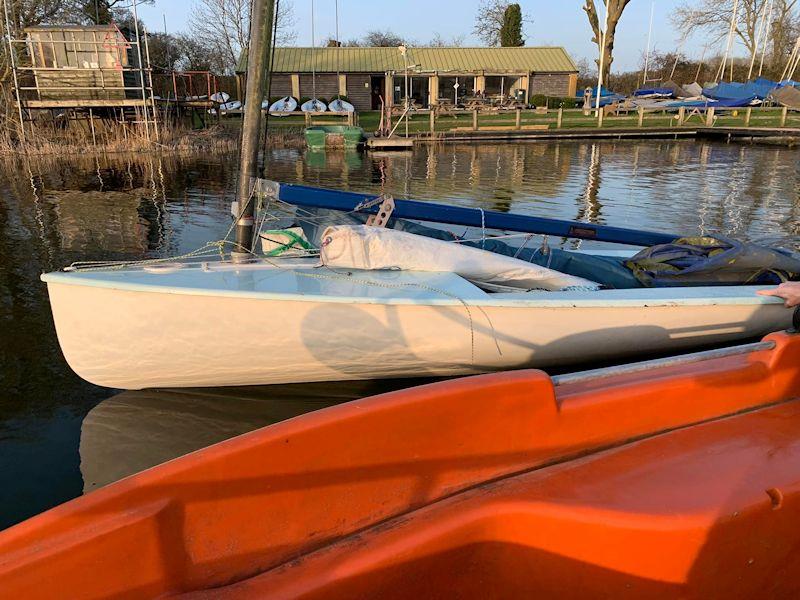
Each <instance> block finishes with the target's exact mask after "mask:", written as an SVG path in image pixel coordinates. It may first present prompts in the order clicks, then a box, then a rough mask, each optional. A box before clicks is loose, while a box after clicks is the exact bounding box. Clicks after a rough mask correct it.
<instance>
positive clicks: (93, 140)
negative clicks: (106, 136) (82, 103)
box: [89, 108, 97, 146]
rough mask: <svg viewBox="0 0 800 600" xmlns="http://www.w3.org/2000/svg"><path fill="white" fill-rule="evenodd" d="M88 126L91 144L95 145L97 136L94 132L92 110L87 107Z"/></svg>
mask: <svg viewBox="0 0 800 600" xmlns="http://www.w3.org/2000/svg"><path fill="white" fill-rule="evenodd" d="M89 127H90V128H91V130H92V145H93V146H97V136H96V135H95V133H94V112H93V111H92V109H91V108H89Z"/></svg>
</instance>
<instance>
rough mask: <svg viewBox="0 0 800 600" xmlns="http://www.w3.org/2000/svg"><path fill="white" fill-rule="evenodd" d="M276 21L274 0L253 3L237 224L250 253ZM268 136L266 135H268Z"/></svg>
mask: <svg viewBox="0 0 800 600" xmlns="http://www.w3.org/2000/svg"><path fill="white" fill-rule="evenodd" d="M274 19H275V3H274V0H253V7H252V13H251V16H250V47H249V48H248V51H247V87H246V89H245V98H246V102H245V105H244V109H243V118H242V143H241V150H240V154H239V188H238V193H237V200H238V203H239V205H238V213H239V216H238V220H237V221H236V246H237V250H238V251H239V252H244V253H248V252H250V250H251V248H252V243H253V215H254V214H255V203H254V202H253V201H252V194H251V191H252V185H251V180H252V179H253V178H254V177H256V176H257V175H258V140H259V137H260V133H261V102H262V99H263V97H264V91H265V90H266V89H267V85H266V84H267V81H268V79H269V76H270V74H269V72H268V70H267V65H268V64H269V53H270V46H271V44H272V24H273V20H274ZM265 135H266V134H265Z"/></svg>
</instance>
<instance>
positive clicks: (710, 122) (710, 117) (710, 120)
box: [706, 106, 714, 127]
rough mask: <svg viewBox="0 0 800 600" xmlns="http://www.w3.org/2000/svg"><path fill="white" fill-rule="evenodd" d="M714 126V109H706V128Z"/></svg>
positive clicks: (711, 107)
mask: <svg viewBox="0 0 800 600" xmlns="http://www.w3.org/2000/svg"><path fill="white" fill-rule="evenodd" d="M713 126H714V107H713V106H710V107H708V109H706V127H713Z"/></svg>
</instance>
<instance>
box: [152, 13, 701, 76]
mask: <svg viewBox="0 0 800 600" xmlns="http://www.w3.org/2000/svg"><path fill="white" fill-rule="evenodd" d="M282 1H284V2H286V1H291V2H292V3H293V6H294V15H295V19H296V21H297V23H296V26H295V29H296V31H297V42H296V43H297V45H299V46H309V45H311V2H312V0H282ZM194 2H196V0H155V4H154V5H152V6H141V7H140V8H139V16H140V17H141V18H142V19H143V20H144V22H145V23H146V24H147V26H148V27H149V28H150V29H151V30H159V31H163V29H164V16H166V20H167V29H168V31H171V32H176V31H183V30H186V29H187V27H188V16H189V14H190V12H191V8H192V5H193V3H194ZM335 2H336V0H314V14H315V19H314V23H315V29H316V38H317V40H316V41H317V43H318V44H319V43H322V42H323V41H324V40H326V39H327V38H328V37H333V34H334V31H335V27H336V19H335ZM338 2H339V32H340V33H339V37H340V38H341V39H343V40H348V39H354V38H358V37H361V36H362V35H363V34H364V32H366V31H367V30H370V29H391V30H393V31H394V32H396V33H398V34H400V35H401V36H404V37H407V38H411V39H412V40H415V41H417V42H419V43H422V44H424V43H425V42H427V41H429V40H430V39H431V38H433V36H434V34H435V33H439V34H440V35H441V36H442V37H444V38H446V39H449V38H452V37H453V36H460V35H464V36H465V39H464V45H468V46H472V45H474V46H478V45H480V40H478V39H477V38H476V37H475V36H474V35H472V27H473V24H474V19H475V13H476V12H477V8H478V5H479V2H478V0H401V1H396V0H338ZM519 3H520V4H521V5H522V9H523V11H525V12H526V13H527V14H529V15H530V16H531V17H532V18H533V23H532V24H529V25H527V26H526V28H525V33H526V42H527V45H528V46H549V45H554V46H564V47H565V48H566V49H567V50H568V51H569V53H570V55H571V56H572V57H573V58H574V59H575V60H576V61H577V60H580V59H583V58H586V59H590V60H594V59H595V58H596V52H597V50H596V48H595V46H594V45H593V44H592V43H591V37H592V36H591V33H590V31H589V24H588V20H587V18H586V13H584V11H583V10H582V9H581V6H582V5H583V2H582V0H561V1H559V2H553V1H552V0H519ZM600 4H601V2H600V1H599V0H598V5H600ZM679 4H681V0H632V1H631V3H630V4H629V5H628V7H627V8H626V9H625V12H624V13H623V16H622V20H621V21H620V24H619V26H618V27H617V40H616V48H615V62H614V70H615V71H617V70H619V71H624V70H634V69H637V68H639V66H640V63H641V57H642V54H643V53H644V50H645V48H646V46H647V34H648V28H649V23H650V11H651V7H654V19H653V35H652V42H651V47H652V48H655V49H656V50H658V51H660V52H669V51H673V50H675V49H677V48H678V45H679V43H680V34H679V33H678V32H677V31H675V29H674V28H673V26H672V23H671V22H670V14H671V13H672V11H674V9H675V7H676V6H678V5H679ZM703 44H704V40H703V39H700V38H699V37H697V38H696V39H692V38H690V39H689V40H687V42H686V43H685V45H684V47H683V51H684V52H685V53H687V54H688V55H689V56H695V57H696V58H699V56H700V54H701V52H702V51H703ZM715 50H716V48H711V49H710V50H709V53H710V54H713V53H715V52H714V51H715Z"/></svg>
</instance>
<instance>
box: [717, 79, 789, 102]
mask: <svg viewBox="0 0 800 600" xmlns="http://www.w3.org/2000/svg"><path fill="white" fill-rule="evenodd" d="M778 87H780V84H779V83H776V82H774V81H770V80H769V79H763V78H759V79H756V80H755V81H750V82H748V83H740V82H738V81H731V82H727V81H721V82H720V83H718V84H717V85H715V86H714V87H709V88H705V89H704V90H703V95H704V96H705V97H706V98H713V99H714V100H737V101H742V100H744V99H747V98H751V99H756V100H765V99H766V98H767V96H769V93H770V92H771V91H772V90H774V89H775V88H778Z"/></svg>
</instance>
